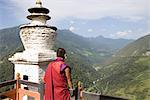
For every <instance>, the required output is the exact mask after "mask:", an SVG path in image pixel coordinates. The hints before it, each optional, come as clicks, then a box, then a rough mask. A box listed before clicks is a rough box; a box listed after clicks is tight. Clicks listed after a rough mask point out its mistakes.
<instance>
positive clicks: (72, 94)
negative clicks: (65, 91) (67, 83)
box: [70, 89, 74, 97]
mask: <svg viewBox="0 0 150 100" xmlns="http://www.w3.org/2000/svg"><path fill="white" fill-rule="evenodd" d="M70 96H71V97H73V96H74V93H73V89H70Z"/></svg>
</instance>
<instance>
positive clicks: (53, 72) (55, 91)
mask: <svg viewBox="0 0 150 100" xmlns="http://www.w3.org/2000/svg"><path fill="white" fill-rule="evenodd" d="M67 67H68V66H67V65H66V64H65V63H64V61H63V59H62V58H60V57H58V58H57V59H56V60H55V61H53V62H51V63H50V64H49V65H48V68H47V69H46V72H45V76H44V82H45V95H44V100H70V92H69V89H68V86H67V79H66V76H65V71H64V70H65V68H67Z"/></svg>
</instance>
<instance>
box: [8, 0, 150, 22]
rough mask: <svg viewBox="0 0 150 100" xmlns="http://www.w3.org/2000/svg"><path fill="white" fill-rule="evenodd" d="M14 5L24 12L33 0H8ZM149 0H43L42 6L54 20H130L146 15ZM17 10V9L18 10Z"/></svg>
mask: <svg viewBox="0 0 150 100" xmlns="http://www.w3.org/2000/svg"><path fill="white" fill-rule="evenodd" d="M9 1H10V2H11V3H12V4H13V5H16V7H17V8H18V9H16V11H15V13H24V11H25V10H27V8H29V7H33V5H34V2H35V0H21V1H20V0H8V2H9ZM148 1H149V0H43V6H44V7H47V8H49V9H50V11H51V12H50V15H51V16H52V18H54V19H55V20H62V19H64V18H67V17H76V18H79V19H91V20H93V19H100V18H103V17H107V16H111V17H116V18H120V17H121V18H125V19H130V20H141V19H143V18H145V16H148V14H147V13H148V12H147V11H148V9H149V8H148ZM18 10H19V11H18Z"/></svg>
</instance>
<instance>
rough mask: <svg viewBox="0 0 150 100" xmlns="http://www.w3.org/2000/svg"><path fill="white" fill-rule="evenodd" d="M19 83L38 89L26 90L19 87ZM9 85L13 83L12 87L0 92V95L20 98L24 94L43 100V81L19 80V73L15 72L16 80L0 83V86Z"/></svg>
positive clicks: (18, 99) (15, 98)
mask: <svg viewBox="0 0 150 100" xmlns="http://www.w3.org/2000/svg"><path fill="white" fill-rule="evenodd" d="M21 84H23V85H27V86H32V87H35V88H37V89H38V91H32V90H26V89H22V88H21ZM9 85H15V88H14V89H11V90H9V91H6V92H3V93H0V97H2V96H4V97H7V98H10V99H13V100H22V98H23V97H24V96H25V95H26V96H29V97H33V98H34V100H43V95H44V94H43V83H41V84H39V83H34V82H29V81H24V80H20V75H19V74H17V78H16V80H10V81H6V82H2V83H0V88H1V87H5V86H9Z"/></svg>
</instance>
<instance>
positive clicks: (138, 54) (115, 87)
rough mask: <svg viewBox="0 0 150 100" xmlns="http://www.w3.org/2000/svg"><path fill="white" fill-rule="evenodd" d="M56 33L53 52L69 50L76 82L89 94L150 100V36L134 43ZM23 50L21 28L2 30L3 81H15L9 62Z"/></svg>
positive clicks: (0, 61) (0, 66)
mask: <svg viewBox="0 0 150 100" xmlns="http://www.w3.org/2000/svg"><path fill="white" fill-rule="evenodd" d="M57 34H58V35H57V39H56V43H55V46H54V50H56V49H57V48H58V47H63V48H65V49H66V50H67V54H68V59H67V63H68V64H69V65H70V66H71V68H72V77H73V82H74V83H75V82H76V81H77V80H81V81H82V82H83V85H84V87H85V90H86V91H91V92H101V93H102V94H108V95H114V96H125V97H127V98H131V99H133V98H135V99H136V100H143V99H141V98H144V99H145V100H148V99H147V98H148V96H147V95H148V93H149V92H148V89H149V85H148V82H149V80H148V78H149V75H148V72H149V67H150V66H149V65H150V62H149V61H150V58H149V51H150V45H149V44H150V36H149V35H147V36H144V37H142V38H140V39H138V40H136V41H134V40H129V39H110V38H105V37H102V36H99V37H96V38H85V37H82V36H79V35H76V34H74V33H73V32H71V31H69V30H58V31H57ZM23 49H24V48H23V46H22V43H21V41H20V38H19V28H18V27H12V28H7V29H2V30H0V51H1V52H0V82H2V81H5V80H8V79H12V78H13V76H12V75H13V71H14V70H13V65H12V64H11V63H10V62H9V61H8V60H7V59H8V58H9V57H10V56H11V55H12V54H14V53H15V52H16V51H23ZM10 76H11V77H10ZM149 79H150V78H149ZM93 83H94V84H93ZM0 91H2V90H0ZM147 92H148V93H147ZM133 100H134V99H133Z"/></svg>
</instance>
